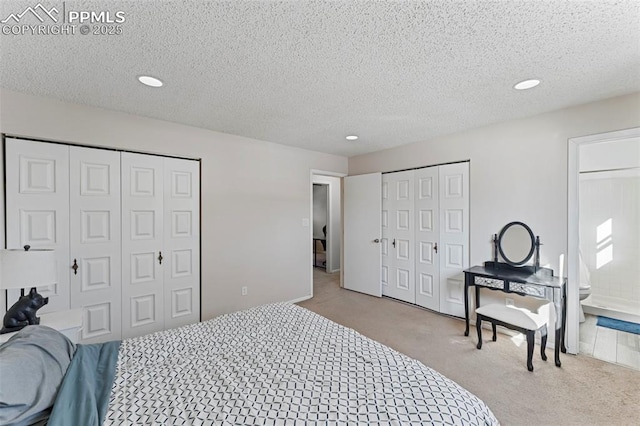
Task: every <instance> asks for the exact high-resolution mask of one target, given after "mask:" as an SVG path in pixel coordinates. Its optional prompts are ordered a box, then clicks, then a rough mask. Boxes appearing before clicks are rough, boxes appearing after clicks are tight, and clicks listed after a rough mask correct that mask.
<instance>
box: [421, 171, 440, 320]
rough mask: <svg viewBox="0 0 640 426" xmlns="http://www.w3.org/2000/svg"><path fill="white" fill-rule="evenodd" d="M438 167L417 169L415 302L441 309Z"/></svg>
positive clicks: (435, 309) (430, 307)
mask: <svg viewBox="0 0 640 426" xmlns="http://www.w3.org/2000/svg"><path fill="white" fill-rule="evenodd" d="M438 169H439V168H438V167H426V168H423V169H418V170H416V171H415V222H416V245H415V250H416V278H415V279H416V304H417V305H419V306H422V307H425V308H428V309H433V310H434V311H439V310H440V261H439V259H440V255H439V251H438V250H439V247H438V240H439V239H440V228H439V226H440V212H439V203H438V193H439V186H438V174H439V173H438Z"/></svg>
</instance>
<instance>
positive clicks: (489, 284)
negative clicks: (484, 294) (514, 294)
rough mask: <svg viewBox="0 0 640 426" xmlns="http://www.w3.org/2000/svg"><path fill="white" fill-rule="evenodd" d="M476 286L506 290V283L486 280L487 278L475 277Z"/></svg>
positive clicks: (493, 279) (492, 279)
mask: <svg viewBox="0 0 640 426" xmlns="http://www.w3.org/2000/svg"><path fill="white" fill-rule="evenodd" d="M474 283H475V285H480V286H482V287H491V288H497V289H500V290H504V281H502V280H496V279H495V278H485V277H478V276H476V277H474Z"/></svg>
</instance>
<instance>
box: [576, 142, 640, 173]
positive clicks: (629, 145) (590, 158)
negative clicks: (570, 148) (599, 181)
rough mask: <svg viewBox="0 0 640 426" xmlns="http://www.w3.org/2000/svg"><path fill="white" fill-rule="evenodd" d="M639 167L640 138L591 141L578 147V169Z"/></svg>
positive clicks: (582, 170) (583, 170)
mask: <svg viewBox="0 0 640 426" xmlns="http://www.w3.org/2000/svg"><path fill="white" fill-rule="evenodd" d="M628 167H640V138H628V139H623V140H617V141H609V142H601V143H592V144H588V145H584V146H581V147H580V171H581V172H587V171H593V170H614V169H623V168H628Z"/></svg>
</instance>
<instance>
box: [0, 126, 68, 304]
mask: <svg viewBox="0 0 640 426" xmlns="http://www.w3.org/2000/svg"><path fill="white" fill-rule="evenodd" d="M5 142H6V153H5V155H6V189H5V194H6V203H7V205H6V220H7V236H6V237H7V248H14V249H15V248H22V247H23V246H25V245H30V246H31V247H33V248H42V249H53V250H55V253H56V259H57V267H58V282H57V283H56V284H53V285H50V286H44V287H37V288H38V292H39V293H40V294H42V295H43V296H44V297H48V298H49V304H48V305H46V306H45V307H43V308H42V309H40V310H39V311H38V313H46V312H54V311H60V310H64V309H69V271H70V269H69V147H68V146H66V145H57V144H50V143H42V142H32V141H26V140H21V139H12V138H7V139H6V141H5ZM34 285H37V283H34ZM27 291H28V289H27ZM19 295H20V292H19V291H17V290H12V291H9V292H8V299H7V302H8V304H9V306H11V305H12V304H13V303H14V302H15V301H16V300H18V297H19Z"/></svg>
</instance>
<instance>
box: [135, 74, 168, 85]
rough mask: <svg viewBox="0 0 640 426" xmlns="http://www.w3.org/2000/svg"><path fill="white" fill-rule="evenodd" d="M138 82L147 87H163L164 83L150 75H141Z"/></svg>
mask: <svg viewBox="0 0 640 426" xmlns="http://www.w3.org/2000/svg"><path fill="white" fill-rule="evenodd" d="M138 81H139V82H140V83H142V84H144V85H146V86H150V87H161V86H162V85H163V84H164V83H163V82H162V81H160V80H158V79H157V78H155V77H151V76H149V75H139V76H138Z"/></svg>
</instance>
